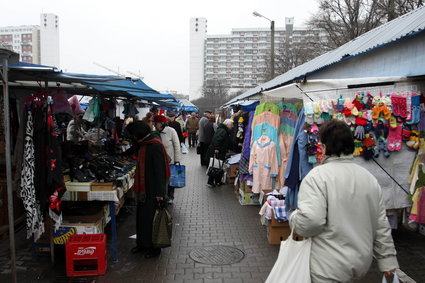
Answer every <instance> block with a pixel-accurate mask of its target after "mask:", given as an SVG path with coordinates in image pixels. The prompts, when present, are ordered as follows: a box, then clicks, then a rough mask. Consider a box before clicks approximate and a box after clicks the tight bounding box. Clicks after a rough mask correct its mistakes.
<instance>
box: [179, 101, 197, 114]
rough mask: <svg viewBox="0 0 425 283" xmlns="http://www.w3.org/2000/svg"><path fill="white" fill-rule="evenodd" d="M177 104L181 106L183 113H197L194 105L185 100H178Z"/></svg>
mask: <svg viewBox="0 0 425 283" xmlns="http://www.w3.org/2000/svg"><path fill="white" fill-rule="evenodd" d="M179 102H180V104H181V106H180V108H181V110H183V111H186V112H194V111H198V110H199V109H198V107H196V105H195V104H193V103H192V102H190V101H189V100H187V99H179Z"/></svg>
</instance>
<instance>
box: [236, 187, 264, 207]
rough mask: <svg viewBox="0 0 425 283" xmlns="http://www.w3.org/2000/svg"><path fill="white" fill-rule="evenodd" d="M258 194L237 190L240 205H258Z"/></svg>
mask: <svg viewBox="0 0 425 283" xmlns="http://www.w3.org/2000/svg"><path fill="white" fill-rule="evenodd" d="M259 197H260V194H254V193H245V192H244V191H242V190H239V203H240V204H241V205H260V202H259V200H258V198H259Z"/></svg>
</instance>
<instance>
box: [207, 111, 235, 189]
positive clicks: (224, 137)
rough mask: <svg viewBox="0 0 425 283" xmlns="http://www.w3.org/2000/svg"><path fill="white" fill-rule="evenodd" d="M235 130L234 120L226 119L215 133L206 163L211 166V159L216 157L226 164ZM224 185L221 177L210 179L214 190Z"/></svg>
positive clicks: (209, 185) (210, 185)
mask: <svg viewBox="0 0 425 283" xmlns="http://www.w3.org/2000/svg"><path fill="white" fill-rule="evenodd" d="M232 128H233V120H232V119H226V120H224V122H223V123H222V124H220V125H218V127H217V130H216V131H215V133H214V136H213V138H212V141H211V144H210V146H209V147H208V150H207V153H206V156H205V161H206V163H207V164H209V161H210V158H211V157H216V158H218V159H220V160H222V161H223V162H224V159H225V158H226V153H227V152H228V151H229V147H230V143H231V137H230V134H231V130H232ZM222 184H223V183H222V182H221V177H220V176H218V177H217V178H214V177H210V176H209V177H208V187H210V188H212V187H215V186H220V185H222Z"/></svg>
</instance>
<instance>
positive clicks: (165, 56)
mask: <svg viewBox="0 0 425 283" xmlns="http://www.w3.org/2000/svg"><path fill="white" fill-rule="evenodd" d="M316 9H317V3H316V0H197V1H196V0H180V1H176V0H167V1H165V0H151V1H144V0H139V1H137V0H132V1H131V0H118V1H109V0H102V1H101V0H14V1H6V0H5V1H4V2H3V3H2V7H1V9H0V26H14V25H39V24H40V14H41V13H53V14H56V15H58V16H59V28H60V62H61V66H60V67H61V69H62V70H64V71H67V72H76V73H87V74H107V75H110V74H112V73H110V72H108V71H106V70H104V69H102V68H100V67H98V66H96V65H94V64H93V62H97V63H100V64H102V65H104V66H107V67H109V68H112V69H115V70H118V68H119V71H120V72H126V71H130V72H133V73H139V72H140V74H141V75H142V76H143V77H144V82H145V83H147V84H148V85H149V86H150V87H152V88H154V89H156V90H160V91H165V90H174V91H178V92H180V93H184V94H189V20H190V18H191V17H205V18H207V20H208V34H209V35H212V34H230V31H231V29H232V28H246V27H269V26H270V24H269V22H268V21H267V20H265V19H262V18H258V17H254V16H253V15H252V12H253V11H258V12H259V13H261V14H263V15H264V16H266V17H268V18H269V19H272V20H274V21H275V25H276V27H283V26H284V24H285V17H294V18H295V24H294V25H295V26H301V25H303V24H304V23H305V21H306V20H307V19H308V18H309V17H310V16H311V14H312V13H314V12H315V11H316Z"/></svg>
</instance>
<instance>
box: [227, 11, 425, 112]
mask: <svg viewBox="0 0 425 283" xmlns="http://www.w3.org/2000/svg"><path fill="white" fill-rule="evenodd" d="M424 30H425V6H422V7H419V8H417V9H415V10H413V11H411V12H409V13H407V14H405V15H402V16H400V17H398V18H396V19H394V20H392V21H390V22H388V23H385V24H383V25H381V26H379V27H377V28H375V29H373V30H370V31H368V32H366V33H364V34H362V35H360V36H359V37H357V38H355V39H353V40H351V41H349V42H347V43H346V44H344V45H341V46H340V47H338V48H336V49H334V50H332V51H329V52H327V53H325V54H322V55H320V56H318V57H316V58H314V59H313V60H310V61H308V62H306V63H304V64H302V65H300V66H298V67H295V68H294V69H291V70H289V71H288V72H286V73H284V74H282V75H280V76H278V77H276V78H274V79H273V80H270V81H268V82H266V83H263V84H261V85H259V86H257V87H255V88H252V89H249V90H248V91H246V92H245V93H243V94H241V95H240V96H237V97H235V98H233V99H232V100H230V101H229V102H227V103H226V105H229V104H232V103H234V102H236V101H238V100H243V99H245V98H248V97H250V96H252V95H254V94H257V93H260V92H261V91H262V90H268V89H272V88H274V87H277V86H281V85H284V84H286V83H288V82H292V81H294V80H297V79H300V78H303V77H304V76H307V75H309V74H312V73H314V72H317V71H319V70H321V69H323V68H326V67H328V66H331V65H334V64H336V63H339V62H342V61H344V60H348V59H350V58H353V57H357V56H360V55H362V54H365V53H367V52H370V51H372V50H375V49H377V48H380V47H382V46H385V45H387V44H389V43H392V42H396V41H399V40H401V39H404V38H406V37H410V36H414V35H415V34H418V33H420V32H423V31H424Z"/></svg>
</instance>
